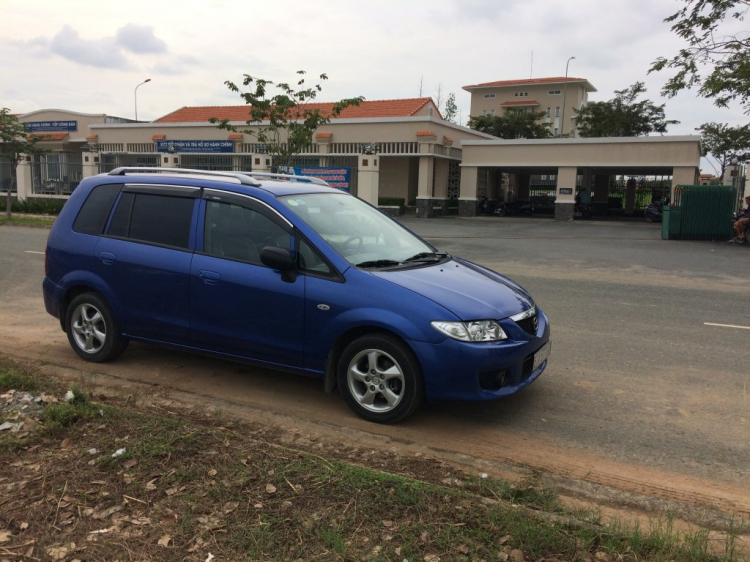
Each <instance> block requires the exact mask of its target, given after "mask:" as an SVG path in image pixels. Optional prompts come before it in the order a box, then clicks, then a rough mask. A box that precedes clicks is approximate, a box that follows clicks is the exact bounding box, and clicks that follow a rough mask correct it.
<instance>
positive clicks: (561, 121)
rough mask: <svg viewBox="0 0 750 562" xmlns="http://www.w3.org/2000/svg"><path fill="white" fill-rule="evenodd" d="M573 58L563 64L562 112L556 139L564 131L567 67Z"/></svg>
mask: <svg viewBox="0 0 750 562" xmlns="http://www.w3.org/2000/svg"><path fill="white" fill-rule="evenodd" d="M574 58H575V57H570V58H569V59H568V62H566V63H565V86H564V87H563V110H562V117H560V134H559V135H558V137H562V135H563V130H564V129H565V99H566V98H567V97H568V65H569V64H570V61H572V60H573V59H574Z"/></svg>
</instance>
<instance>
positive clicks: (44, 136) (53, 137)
mask: <svg viewBox="0 0 750 562" xmlns="http://www.w3.org/2000/svg"><path fill="white" fill-rule="evenodd" d="M67 136H68V133H32V134H30V135H28V136H27V137H26V138H27V139H28V140H31V139H39V140H40V141H42V142H44V141H61V140H63V139H64V138H65V137H67Z"/></svg>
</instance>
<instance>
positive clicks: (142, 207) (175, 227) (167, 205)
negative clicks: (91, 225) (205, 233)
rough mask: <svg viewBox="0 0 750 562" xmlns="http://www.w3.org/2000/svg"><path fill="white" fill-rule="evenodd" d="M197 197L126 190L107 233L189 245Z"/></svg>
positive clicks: (152, 242) (162, 243)
mask: <svg viewBox="0 0 750 562" xmlns="http://www.w3.org/2000/svg"><path fill="white" fill-rule="evenodd" d="M195 201H196V200H195V199H194V198H187V197H174V196H169V195H154V194H151V193H123V194H122V197H120V201H119V202H118V204H117V208H116V209H115V213H114V215H113V216H112V221H111V223H110V225H109V230H108V232H107V234H109V235H110V236H116V237H119V238H129V239H131V240H138V241H142V242H147V243H151V244H159V245H163V246H172V247H175V248H185V249H187V248H188V247H189V245H190V224H191V222H192V218H193V208H194V206H195Z"/></svg>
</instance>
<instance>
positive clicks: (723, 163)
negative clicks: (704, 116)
mask: <svg viewBox="0 0 750 562" xmlns="http://www.w3.org/2000/svg"><path fill="white" fill-rule="evenodd" d="M696 131H700V133H701V149H702V150H703V156H708V155H711V156H713V157H714V158H715V159H716V161H717V162H718V163H719V166H720V167H721V169H720V170H719V173H718V174H717V175H718V176H719V177H724V172H725V170H726V168H727V166H728V165H729V164H731V163H732V160H734V159H735V158H736V159H737V161H738V162H744V161H747V160H750V125H740V126H737V127H730V126H729V125H727V124H726V123H704V124H703V125H701V126H700V127H698V128H697V129H696ZM709 162H710V160H709Z"/></svg>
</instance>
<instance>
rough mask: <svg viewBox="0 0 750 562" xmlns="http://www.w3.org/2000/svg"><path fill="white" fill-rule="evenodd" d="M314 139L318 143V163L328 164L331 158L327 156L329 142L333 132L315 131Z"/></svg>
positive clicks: (329, 151)
mask: <svg viewBox="0 0 750 562" xmlns="http://www.w3.org/2000/svg"><path fill="white" fill-rule="evenodd" d="M315 141H316V142H317V144H318V154H320V165H321V166H323V167H325V166H330V165H331V164H330V162H331V159H330V157H329V156H328V155H329V154H330V153H331V143H332V141H333V133H317V134H316V135H315Z"/></svg>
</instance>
